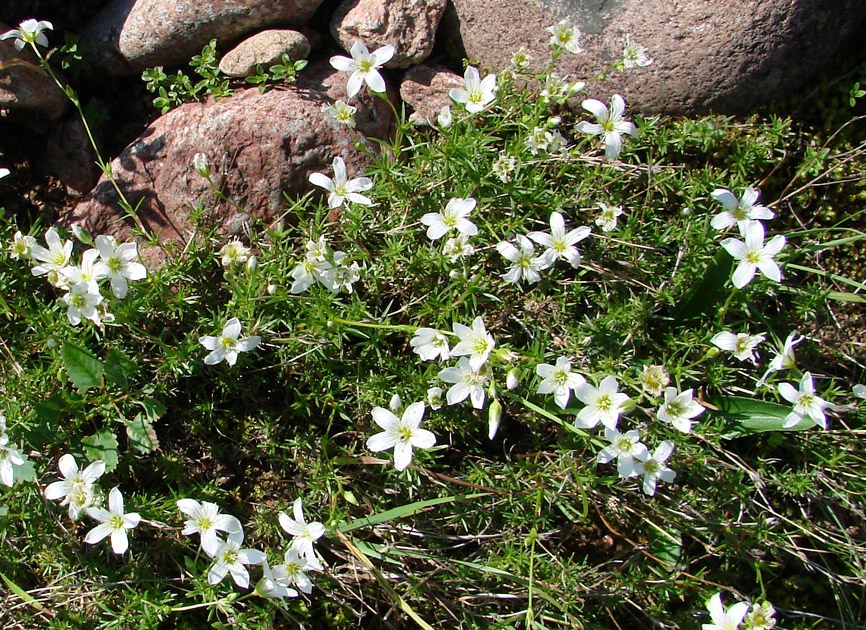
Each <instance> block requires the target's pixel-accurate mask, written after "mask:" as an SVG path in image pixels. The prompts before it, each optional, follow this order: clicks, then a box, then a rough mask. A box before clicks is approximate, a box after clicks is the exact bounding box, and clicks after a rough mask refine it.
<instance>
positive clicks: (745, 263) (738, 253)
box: [721, 221, 785, 289]
mask: <svg viewBox="0 0 866 630" xmlns="http://www.w3.org/2000/svg"><path fill="white" fill-rule="evenodd" d="M743 236H744V237H745V242H744V241H741V240H740V239H737V238H726V239H725V240H723V241H722V243H721V245H722V247H724V248H725V250H726V251H727V252H728V253H729V254H730V255H731V256H733V257H734V259H736V260H738V261H740V264H739V265H737V268H736V269H735V270H734V275H733V276H732V278H731V280H732V281H733V283H734V286H735V287H737V288H738V289H742V288H743V287H744V286H746V285H747V284H749V283H750V282H751V281H752V278H754V277H755V272H756V271H758V270H760V272H761V273H762V274H764V275H765V276H766V277H768V278H769V279H770V280H772V281H774V282H781V281H782V271H781V270H780V269H779V265H777V264H776V261H775V260H774V259H773V257H774V256H775V255H776V254H778V253H779V252H780V251H782V248H783V247H785V237H784V236H782V235H781V234H777V235H776V236H774V237H773V238H771V239H770V240H769V241H768V242H767V244H766V245H764V226H763V224H762V223H761V222H760V221H750V222H749V223H747V224H746V226H745V228H744V229H743Z"/></svg>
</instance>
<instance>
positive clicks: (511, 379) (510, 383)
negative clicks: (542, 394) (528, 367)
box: [505, 367, 520, 390]
mask: <svg viewBox="0 0 866 630" xmlns="http://www.w3.org/2000/svg"><path fill="white" fill-rule="evenodd" d="M519 382H520V370H519V369H518V368H516V367H513V368H511V369H510V370H508V373H507V374H506V375H505V388H506V389H508V390H512V389H514V388H515V387H517V385H518V383H519Z"/></svg>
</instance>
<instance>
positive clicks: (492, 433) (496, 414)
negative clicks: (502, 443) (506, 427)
mask: <svg viewBox="0 0 866 630" xmlns="http://www.w3.org/2000/svg"><path fill="white" fill-rule="evenodd" d="M500 420H502V405H500V404H499V401H498V400H495V399H494V400H493V402H492V403H490V407H489V408H488V409H487V437H488V438H489V439H491V440H492V439H493V438H494V437H496V432H497V431H498V430H499V421H500Z"/></svg>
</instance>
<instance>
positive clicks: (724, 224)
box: [710, 186, 776, 232]
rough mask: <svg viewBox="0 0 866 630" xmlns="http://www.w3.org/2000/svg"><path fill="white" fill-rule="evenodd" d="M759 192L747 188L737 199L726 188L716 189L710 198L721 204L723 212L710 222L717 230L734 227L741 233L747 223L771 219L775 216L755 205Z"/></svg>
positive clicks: (765, 208) (763, 207)
mask: <svg viewBox="0 0 866 630" xmlns="http://www.w3.org/2000/svg"><path fill="white" fill-rule="evenodd" d="M759 195H760V192H758V190H757V189H755V188H752V187H751V186H749V187H748V188H746V190H745V191H744V192H743V196H742V197H740V198H739V199H737V197H736V195H734V193H732V192H731V191H730V190H728V189H727V188H717V189H716V190H714V191H713V192H712V193H710V196H711V197H712V198H713V199H715V200H716V201H718V202H719V203H721V204H722V205H723V206H724V207H725V210H724V212H721V213H719V214H717V215H716V216H714V217H713V220H712V221H711V222H710V225H712V226H713V227H714V228H715V229H717V230H724V229H727V228H729V227H731V226H732V225H736V226H738V227H739V228H740V231H741V232H742V231H743V230H744V229H745V227H746V224H747V223H748V222H749V221H758V220H761V219H772V218H773V217H774V216H776V215H775V214H773V211H772V210H770V209H769V208H768V207H767V206H760V205H757V201H758V196H759Z"/></svg>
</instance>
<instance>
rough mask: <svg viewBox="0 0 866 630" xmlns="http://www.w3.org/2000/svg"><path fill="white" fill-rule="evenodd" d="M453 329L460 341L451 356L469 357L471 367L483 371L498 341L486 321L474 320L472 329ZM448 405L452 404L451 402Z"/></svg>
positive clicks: (453, 327) (464, 327) (460, 326)
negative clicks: (489, 331)
mask: <svg viewBox="0 0 866 630" xmlns="http://www.w3.org/2000/svg"><path fill="white" fill-rule="evenodd" d="M452 329H453V330H454V334H455V335H457V338H458V339H460V341H459V342H458V343H457V345H456V346H454V348H453V349H452V350H451V356H454V357H462V356H465V355H469V367H471V368H472V369H473V370H479V369H481V366H482V365H484V364H485V363H486V362H487V358H488V357H489V356H490V352H491V351H492V350H493V348H495V347H496V341H494V339H493V335H491V334H490V333H488V332H487V328H486V327H485V326H484V320H483V319H481V317H480V316H479V317H476V318H475V319H474V320H472V328H469V326H464V325H463V324H453V325H452ZM448 404H451V403H450V401H449V403H448Z"/></svg>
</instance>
